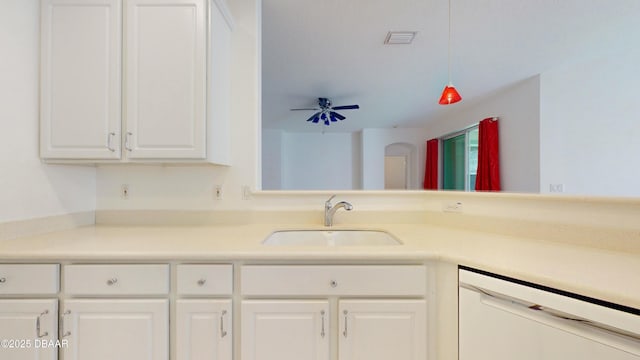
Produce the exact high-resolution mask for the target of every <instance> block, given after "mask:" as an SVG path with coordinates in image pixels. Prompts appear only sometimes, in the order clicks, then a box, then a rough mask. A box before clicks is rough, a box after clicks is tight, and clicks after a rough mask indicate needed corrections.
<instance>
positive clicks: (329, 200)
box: [324, 194, 336, 206]
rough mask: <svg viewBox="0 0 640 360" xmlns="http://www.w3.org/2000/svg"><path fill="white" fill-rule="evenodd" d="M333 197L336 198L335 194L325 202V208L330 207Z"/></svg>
mask: <svg viewBox="0 0 640 360" xmlns="http://www.w3.org/2000/svg"><path fill="white" fill-rule="evenodd" d="M334 197H336V195H335V194H333V195H331V197H330V198H329V199H327V201H325V202H324V204H325V205H327V206H331V200H333V198H334Z"/></svg>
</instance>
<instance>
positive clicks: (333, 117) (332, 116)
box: [329, 112, 338, 122]
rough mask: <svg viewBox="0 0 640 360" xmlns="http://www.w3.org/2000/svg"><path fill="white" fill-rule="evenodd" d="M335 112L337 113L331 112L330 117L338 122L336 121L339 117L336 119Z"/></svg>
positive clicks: (332, 120)
mask: <svg viewBox="0 0 640 360" xmlns="http://www.w3.org/2000/svg"><path fill="white" fill-rule="evenodd" d="M334 114H335V113H334V112H331V113H330V114H329V119H331V122H336V121H338V119H336V116H335V115H334Z"/></svg>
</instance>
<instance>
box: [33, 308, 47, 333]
mask: <svg viewBox="0 0 640 360" xmlns="http://www.w3.org/2000/svg"><path fill="white" fill-rule="evenodd" d="M48 313H49V310H45V311H43V312H41V313H40V315H38V317H37V318H36V336H38V339H39V338H43V337H45V336H48V335H49V332H48V331H45V332H44V334H43V333H41V332H40V318H41V317H43V316H44V315H47V314H48Z"/></svg>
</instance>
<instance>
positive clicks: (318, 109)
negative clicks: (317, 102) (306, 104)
mask: <svg viewBox="0 0 640 360" xmlns="http://www.w3.org/2000/svg"><path fill="white" fill-rule="evenodd" d="M300 110H316V111H317V110H320V109H318V108H299V109H289V111H300Z"/></svg>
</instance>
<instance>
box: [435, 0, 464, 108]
mask: <svg viewBox="0 0 640 360" xmlns="http://www.w3.org/2000/svg"><path fill="white" fill-rule="evenodd" d="M448 50H449V54H448V61H447V69H448V73H449V85H447V86H445V87H444V90H443V91H442V95H441V96H440V101H438V103H439V104H440V105H449V104H455V103H457V102H458V101H460V100H462V96H460V93H458V90H456V88H455V87H454V86H453V85H452V84H451V0H449V48H448Z"/></svg>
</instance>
